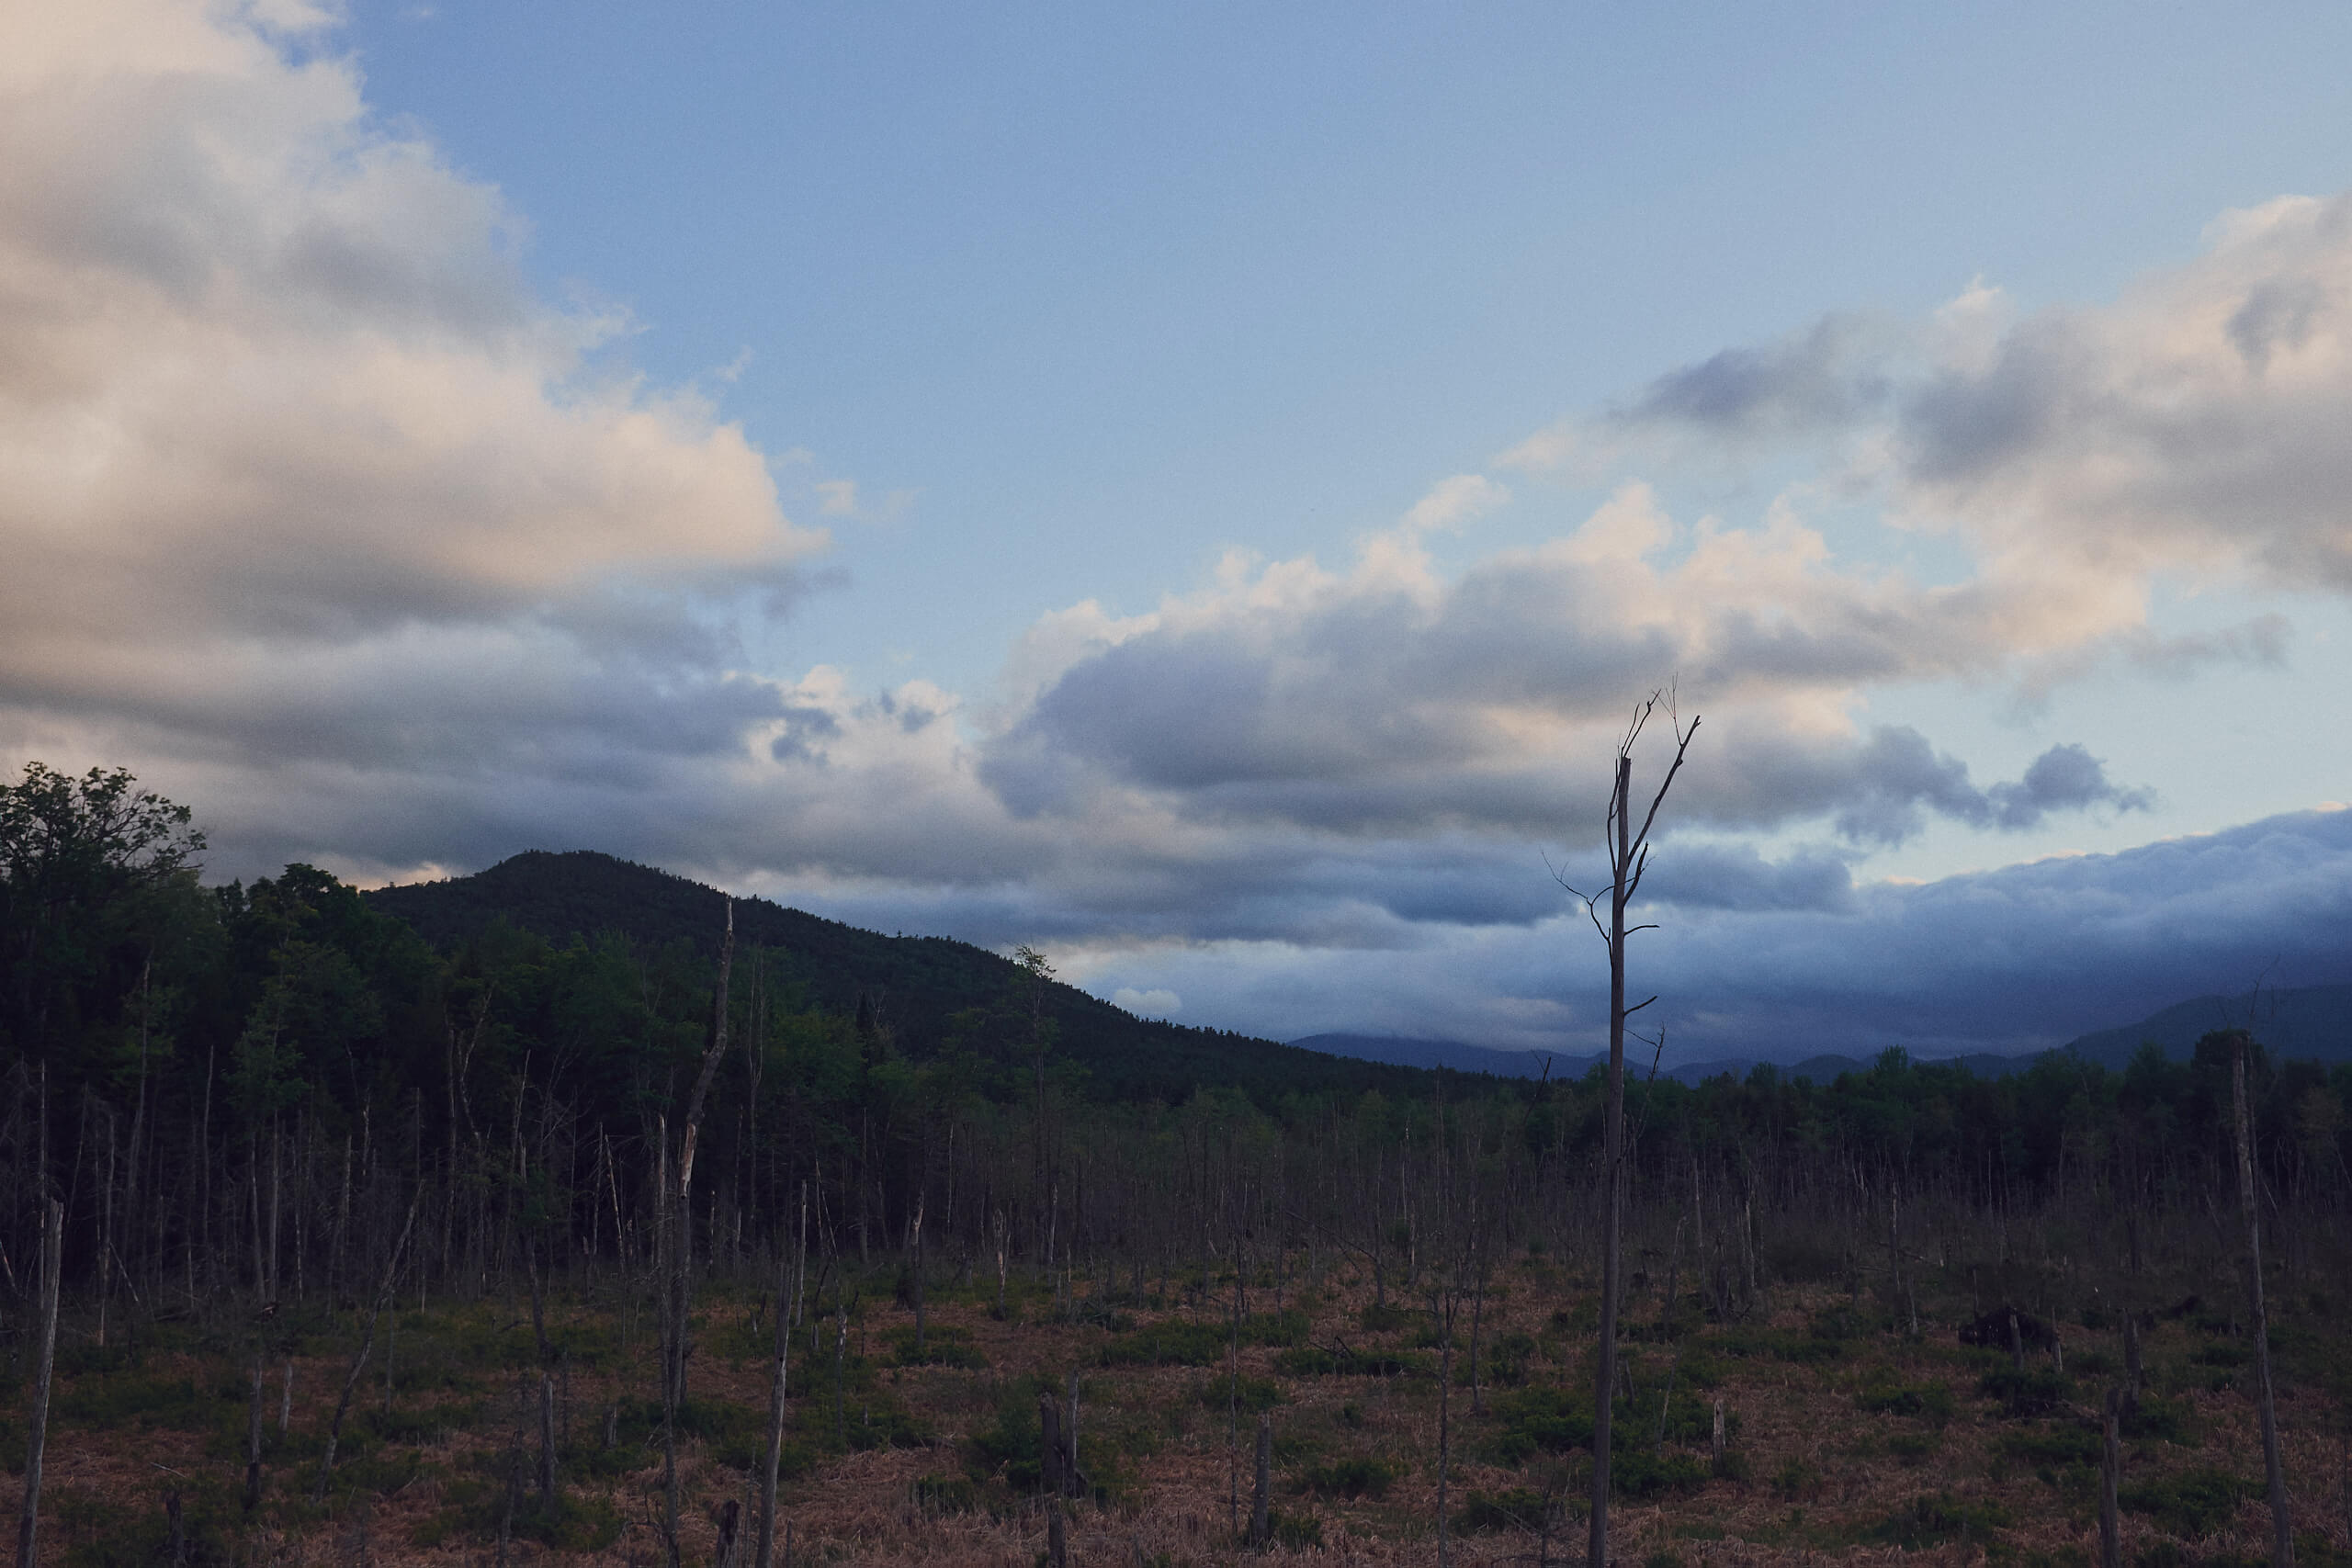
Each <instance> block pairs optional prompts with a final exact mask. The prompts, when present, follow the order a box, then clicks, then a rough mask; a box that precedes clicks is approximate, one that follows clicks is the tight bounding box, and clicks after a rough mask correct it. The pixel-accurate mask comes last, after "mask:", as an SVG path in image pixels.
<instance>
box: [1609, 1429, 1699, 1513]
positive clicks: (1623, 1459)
mask: <svg viewBox="0 0 2352 1568" xmlns="http://www.w3.org/2000/svg"><path fill="white" fill-rule="evenodd" d="M1610 1447H1611V1448H1612V1449H1614V1448H1616V1445H1615V1444H1614V1443H1611V1445H1610ZM1708 1473H1709V1472H1708V1467H1707V1465H1706V1464H1705V1463H1704V1462H1703V1461H1699V1460H1695V1459H1692V1458H1691V1456H1690V1455H1689V1454H1680V1453H1665V1452H1660V1451H1659V1450H1656V1449H1651V1448H1647V1447H1643V1448H1634V1449H1630V1450H1623V1451H1619V1452H1615V1453H1612V1454H1611V1456H1610V1460H1609V1495H1611V1496H1612V1497H1628V1498H1632V1499H1634V1501H1636V1502H1641V1501H1646V1500H1647V1499H1649V1498H1652V1497H1662V1496H1664V1495H1667V1494H1668V1493H1669V1492H1688V1491H1691V1490H1694V1489H1695V1488H1697V1487H1700V1486H1703V1485H1705V1484H1706V1483H1707V1476H1708Z"/></svg>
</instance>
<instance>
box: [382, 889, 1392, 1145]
mask: <svg viewBox="0 0 2352 1568" xmlns="http://www.w3.org/2000/svg"><path fill="white" fill-rule="evenodd" d="M364 897H366V898H367V900H368V903H369V904H370V905H371V906H373V907H374V908H377V909H379V910H381V911H382V912H384V913H386V914H389V915H393V916H396V917H398V918H399V919H401V920H404V921H406V922H407V923H408V924H409V925H410V926H411V927H412V928H413V929H414V930H415V931H416V932H417V933H418V934H419V935H420V936H422V937H424V939H425V941H427V942H431V943H432V944H434V945H435V946H436V947H439V948H443V949H448V948H453V947H457V946H460V945H462V944H464V943H466V942H470V941H472V940H474V939H475V938H478V937H480V936H481V935H482V934H483V933H484V932H485V931H490V930H491V929H492V926H493V925H494V924H496V923H498V922H501V921H503V922H504V923H505V924H507V925H509V926H512V927H515V928H517V929H519V930H522V931H528V932H531V933H533V934H534V935H537V936H539V937H543V938H545V939H546V940H547V941H548V942H556V943H559V944H560V943H564V942H571V940H573V939H574V938H579V939H582V940H587V941H594V940H596V939H598V938H601V937H603V936H605V935H606V934H608V933H616V934H618V935H620V936H622V937H624V938H626V939H627V940H628V941H629V942H633V943H637V944H639V945H640V946H644V947H648V948H662V947H665V946H668V945H669V944H671V943H673V942H683V943H685V944H687V945H688V946H690V947H691V948H692V949H693V951H694V952H695V953H696V954H698V955H700V956H701V957H703V958H704V959H706V960H710V961H715V960H716V958H717V955H718V942H719V936H720V932H721V930H722V920H723V916H722V913H721V910H722V905H721V902H720V900H721V898H722V897H724V896H723V895H722V894H720V893H719V892H718V890H717V889H716V888H711V887H706V886H703V885H701V884H700V883H696V882H691V881H688V880H687V879H686V878H684V877H683V876H676V875H673V874H671V873H669V872H666V871H659V870H656V869H654V868H653V867H651V866H643V865H638V864H634V863H631V862H628V861H623V860H616V859H615V858H613V857H612V856H610V855H605V854H598V853H595V852H591V851H585V850H578V851H572V852H567V853H552V852H547V851H536V850H535V851H530V852H526V853H523V854H518V855H515V856H513V857H511V858H510V859H507V860H503V861H501V862H499V863H497V864H496V865H493V866H492V867H491V868H490V869H488V870H487V871H482V872H478V873H476V874H473V875H471V876H461V877H457V878H454V879H451V880H448V881H445V882H425V883H412V884H409V885H406V886H391V887H381V888H378V889H376V890H374V891H372V892H370V893H368V894H366V895H365V896H364ZM735 940H736V944H737V951H738V953H741V952H742V951H743V950H745V949H747V948H750V947H753V946H759V947H764V948H767V949H770V950H773V951H774V952H775V953H780V954H784V955H786V960H785V967H786V976H785V979H786V983H787V984H797V986H798V987H800V989H801V994H802V999H803V1001H804V1002H805V1003H806V1004H807V1005H809V1006H813V1007H815V1008H817V1009H819V1010H823V1011H827V1012H833V1013H839V1014H842V1015H844V1016H846V1015H850V1014H854V1013H856V1012H858V1011H860V1010H861V1009H870V1010H872V1011H873V1013H874V1015H875V1016H876V1017H877V1018H878V1019H879V1020H880V1021H882V1022H883V1023H884V1024H886V1025H887V1026H888V1028H889V1029H890V1031H891V1032H892V1034H893V1036H894V1037H895V1038H896V1040H897V1041H898V1042H899V1044H900V1045H901V1046H902V1047H903V1048H904V1049H906V1050H907V1051H908V1052H909V1053H910V1055H915V1056H918V1057H920V1056H924V1055H929V1054H930V1053H931V1052H932V1051H933V1050H934V1049H935V1048H936V1047H937V1046H938V1045H939V1044H941V1043H943V1042H944V1040H945V1039H946V1038H947V1037H948V1035H949V1034H950V1032H952V1031H953V1030H954V1028H955V1027H956V1026H955V1025H953V1024H952V1023H951V1019H953V1018H954V1016H955V1015H956V1014H957V1013H959V1012H962V1011H964V1010H967V1009H973V1008H983V1009H995V1010H999V1011H1000V1013H1001V1011H1002V1010H1004V1009H1006V1008H1007V1007H1008V1005H1011V1004H1012V1003H1013V1000H1014V998H1017V997H1018V996H1020V995H1021V989H1020V988H1021V986H1022V984H1023V976H1022V971H1021V969H1020V966H1019V965H1017V964H1013V963H1012V961H1011V960H1009V959H1006V958H1001V957H999V956H998V955H997V954H995V953H990V952H989V951H987V950H986V949H984V948H979V947H975V946H973V945H972V944H971V943H969V942H956V941H953V940H951V939H949V938H946V937H935V936H884V935H882V934H881V933H880V932H878V931H863V930H860V929H859V928H857V927H855V926H850V925H844V924H842V922H841V921H839V920H829V919H824V918H822V917H821V916H818V915H812V914H809V913H808V912H806V911H805V910H800V909H793V908H786V907H784V906H783V905H780V904H775V903H771V902H769V901H768V900H767V899H764V898H741V899H738V900H736V903H735ZM1023 1005H1025V1004H1023ZM1046 1016H1047V1017H1048V1018H1050V1019H1051V1020H1052V1021H1053V1023H1054V1025H1055V1031H1056V1033H1055V1053H1056V1055H1059V1056H1063V1057H1066V1058H1068V1059H1070V1060H1072V1061H1076V1062H1078V1063H1080V1064H1081V1065H1082V1066H1084V1067H1085V1068H1086V1069H1087V1074H1088V1084H1087V1089H1088V1092H1090V1093H1091V1094H1093V1095H1096V1096H1098V1097H1101V1098H1105V1099H1157V1100H1169V1101H1177V1100H1184V1099H1186V1098H1188V1097H1190V1095H1191V1094H1192V1093H1193V1090H1194V1089H1201V1088H1208V1087H1216V1086H1222V1085H1233V1086H1238V1087H1239V1088H1242V1089H1245V1090H1247V1091H1249V1092H1250V1094H1252V1095H1253V1096H1256V1097H1261V1098H1267V1097H1272V1096H1278V1095H1281V1094H1285V1093H1300V1092H1305V1093H1322V1092H1335V1091H1336V1092H1345V1093H1361V1092H1362V1091H1363V1090H1365V1089H1380V1090H1382V1091H1383V1092H1385V1093H1390V1094H1405V1095H1414V1094H1419V1093H1423V1092H1426V1091H1425V1090H1424V1089H1421V1088H1420V1084H1421V1081H1422V1080H1421V1076H1420V1074H1419V1073H1418V1072H1415V1071H1412V1070H1411V1069H1410V1068H1408V1067H1400V1066H1387V1065H1383V1064H1380V1063H1376V1062H1371V1061H1359V1060H1350V1059H1348V1058H1346V1057H1340V1056H1331V1055H1322V1054H1318V1053H1317V1052H1314V1051H1304V1050H1299V1049H1296V1048H1295V1047H1293V1046H1289V1045H1283V1044H1279V1043H1275V1042H1273V1041H1271V1040H1259V1039H1253V1038H1251V1037H1250V1036H1248V1035H1242V1034H1233V1033H1229V1032H1223V1031H1219V1030H1212V1029H1193V1028H1186V1027H1184V1026H1182V1025H1180V1024H1173V1023H1168V1022H1165V1021H1159V1020H1150V1019H1139V1018H1136V1017H1135V1016H1134V1015H1133V1014H1131V1013H1127V1012H1124V1011H1122V1010H1119V1009H1117V1008H1115V1007H1113V1006H1112V1005H1111V1004H1110V1003H1109V1002H1106V1001H1103V1000H1102V999H1101V998H1096V997H1091V996H1089V995H1087V994H1086V993H1085V992H1084V991H1081V990H1079V989H1078V988H1077V987H1072V986H1066V985H1062V984H1060V983H1059V982H1054V983H1052V984H1051V985H1049V986H1048V987H1047V992H1046Z"/></svg>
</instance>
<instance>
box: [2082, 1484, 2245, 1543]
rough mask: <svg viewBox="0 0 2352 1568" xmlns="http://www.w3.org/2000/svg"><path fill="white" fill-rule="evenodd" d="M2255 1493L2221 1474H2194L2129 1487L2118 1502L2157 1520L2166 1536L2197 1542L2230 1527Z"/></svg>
mask: <svg viewBox="0 0 2352 1568" xmlns="http://www.w3.org/2000/svg"><path fill="white" fill-rule="evenodd" d="M2253 1491H2254V1488H2253V1486H2252V1485H2251V1484H2249V1483H2246V1482H2245V1481H2242V1480H2240V1479H2239V1478H2238V1477H2236V1476H2234V1475H2230V1474H2227V1473H2224V1472H2222V1471H2218V1470H2191V1471H2184V1472H2181V1473H2180V1474H2178V1475H2167V1476H2161V1477H2158V1478H2157V1479H2154V1480H2152V1481H2143V1482H2141V1483H2138V1484H2136V1485H2132V1486H2126V1487H2124V1488H2123V1489H2122V1491H2121V1492H2120V1493H2118V1494H2117V1496H2116V1500H2117V1501H2118V1502H2120V1504H2122V1505H2123V1506H2124V1507H2126V1508H2129V1509H2130V1510H2131V1512H2133V1513H2135V1514H2146V1515H2148V1516H2149V1517H2152V1518H2154V1520H2155V1522H2156V1525H2157V1527H2158V1528H2159V1529H2162V1530H2164V1531H2165V1533H2166V1534H2167V1535H2177V1536H2179V1537H2181V1538H2182V1539H2184V1540H2198V1539H2199V1538H2202V1537H2204V1536H2209V1535H2211V1534H2212V1533H2213V1532H2214V1531H2215V1530H2217V1529H2221V1528H2222V1526H2223V1525H2224V1524H2226V1523H2228V1522H2229V1519H2230V1516H2231V1515H2233V1514H2234V1513H2236V1512H2237V1508H2238V1504H2239V1503H2240V1502H2242V1501H2244V1500H2245V1498H2246V1497H2248V1496H2250V1495H2252V1494H2253Z"/></svg>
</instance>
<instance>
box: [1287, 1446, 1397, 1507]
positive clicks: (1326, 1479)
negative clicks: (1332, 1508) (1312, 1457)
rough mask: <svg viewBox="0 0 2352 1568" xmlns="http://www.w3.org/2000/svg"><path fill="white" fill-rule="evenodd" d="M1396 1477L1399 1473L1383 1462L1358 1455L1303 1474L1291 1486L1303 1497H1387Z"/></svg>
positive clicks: (1315, 1467) (1308, 1470)
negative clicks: (1390, 1485) (1390, 1484)
mask: <svg viewBox="0 0 2352 1568" xmlns="http://www.w3.org/2000/svg"><path fill="white" fill-rule="evenodd" d="M1396 1479H1397V1471H1395V1470H1393V1469H1391V1468H1390V1467H1389V1466H1387V1465H1386V1464H1384V1463H1382V1462H1381V1461H1379V1460H1376V1459H1369V1458H1366V1457H1365V1456H1363V1455H1362V1454H1356V1455H1351V1457H1349V1458H1347V1459H1342V1460H1334V1461H1332V1462H1330V1463H1329V1464H1318V1465H1314V1466H1310V1467H1309V1468H1307V1469H1306V1470H1303V1471H1300V1472H1298V1474H1297V1475H1296V1476H1295V1477H1294V1478H1293V1479H1292V1482H1291V1486H1292V1489H1293V1490H1295V1491H1296V1492H1298V1493H1300V1494H1302V1495H1314V1496H1318V1497H1380V1496H1385V1495H1386V1494H1387V1491H1388V1487H1389V1483H1392V1482H1394V1481H1395V1480H1396Z"/></svg>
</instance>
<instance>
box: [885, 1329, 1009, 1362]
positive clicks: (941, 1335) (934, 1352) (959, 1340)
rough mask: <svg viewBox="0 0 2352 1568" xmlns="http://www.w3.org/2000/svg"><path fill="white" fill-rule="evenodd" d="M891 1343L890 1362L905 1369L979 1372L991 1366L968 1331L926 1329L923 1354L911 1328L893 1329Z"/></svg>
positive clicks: (890, 1337)
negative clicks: (923, 1368)
mask: <svg viewBox="0 0 2352 1568" xmlns="http://www.w3.org/2000/svg"><path fill="white" fill-rule="evenodd" d="M889 1339H890V1347H891V1350H892V1357H891V1359H893V1360H895V1361H896V1362H897V1363H898V1364H899V1366H902V1367H955V1368H958V1369H961V1370H963V1371H978V1370H979V1369H981V1368H983V1367H986V1366H987V1365H988V1364H989V1359H988V1358H987V1357H986V1356H983V1355H982V1354H980V1352H979V1349H978V1347H976V1346H975V1345H974V1344H973V1343H972V1336H971V1334H970V1332H969V1331H968V1330H967V1329H962V1328H950V1327H947V1326H944V1325H926V1327H925V1329H924V1332H923V1340H922V1349H921V1350H917V1349H916V1348H915V1331H914V1330H913V1329H912V1328H911V1327H909V1328H894V1329H892V1330H891V1331H890V1336H889Z"/></svg>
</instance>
